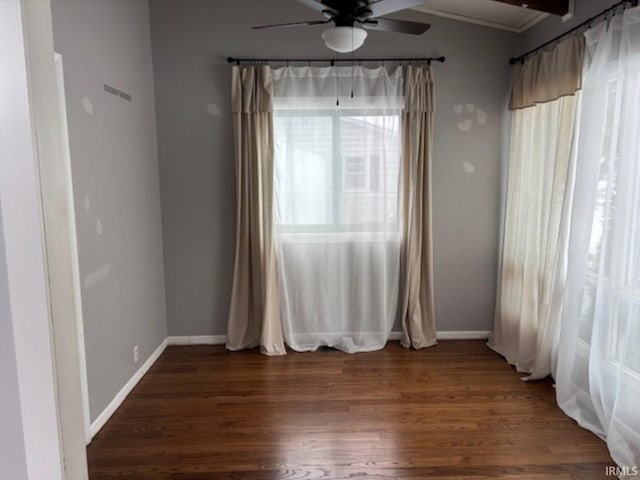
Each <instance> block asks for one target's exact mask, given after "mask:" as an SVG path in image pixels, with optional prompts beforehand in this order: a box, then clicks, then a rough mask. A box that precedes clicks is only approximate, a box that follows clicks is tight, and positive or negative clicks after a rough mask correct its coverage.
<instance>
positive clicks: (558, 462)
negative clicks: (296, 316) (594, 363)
mask: <svg viewBox="0 0 640 480" xmlns="http://www.w3.org/2000/svg"><path fill="white" fill-rule="evenodd" d="M520 376H521V375H519V374H518V373H516V372H515V371H514V370H513V369H512V368H511V367H509V366H508V365H507V364H506V363H505V361H504V360H503V359H502V358H501V357H499V356H498V355H497V354H495V353H494V352H492V351H491V350H489V349H488V348H487V347H486V346H485V345H484V342H481V341H456V342H441V343H440V344H439V345H438V346H437V347H434V348H431V349H427V350H420V351H414V350H405V349H404V348H402V347H400V346H399V345H398V344H397V343H390V344H389V345H388V346H387V348H385V349H384V350H382V351H379V352H372V353H359V354H356V355H348V354H345V353H341V352H338V351H334V350H329V351H319V352H315V353H293V352H292V353H290V354H289V355H287V356H284V357H265V356H262V355H260V354H259V353H258V352H257V351H255V350H254V351H246V352H236V353H228V352H226V351H225V350H224V348H223V347H218V346H215V347H213V346H193V347H169V348H167V350H166V351H165V353H164V354H163V355H162V356H161V357H160V359H159V360H158V361H157V362H156V364H155V365H154V366H153V367H152V369H151V370H150V372H149V373H148V374H147V375H146V376H145V377H144V378H143V379H142V380H141V381H140V383H139V384H138V386H137V387H136V388H135V390H134V391H133V392H132V393H131V395H130V396H129V397H128V398H127V400H126V401H125V402H124V404H123V405H122V407H121V408H120V409H119V410H118V411H117V412H116V413H115V414H114V416H113V417H112V418H111V420H109V422H108V423H107V424H106V425H105V427H104V428H103V429H102V431H101V432H100V433H99V434H98V435H97V436H96V437H95V438H94V440H93V442H92V443H91V445H90V446H89V448H88V456H89V464H90V478H91V479H92V480H102V479H112V478H118V479H136V480H151V479H154V480H155V479H170V480H204V479H235V480H263V479H264V480H275V479H288V480H298V479H346V478H364V479H393V480H399V479H426V478H436V479H440V480H443V479H494V478H503V479H527V480H541V479H580V480H583V479H603V478H607V477H606V475H605V467H606V466H608V465H613V462H612V460H611V458H610V456H609V454H608V452H607V448H606V446H605V444H604V442H602V441H601V440H600V439H599V438H597V437H596V436H595V435H593V434H591V433H589V432H587V431H585V430H582V429H581V428H580V427H578V425H577V424H576V423H575V422H573V421H572V420H571V419H569V418H568V417H566V416H565V415H564V414H563V413H562V412H561V411H560V409H559V408H558V407H557V406H556V403H555V399H554V392H553V386H552V384H551V382H549V381H542V382H529V383H527V382H523V381H521V380H520Z"/></svg>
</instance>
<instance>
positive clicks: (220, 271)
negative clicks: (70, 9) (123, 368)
mask: <svg viewBox="0 0 640 480" xmlns="http://www.w3.org/2000/svg"><path fill="white" fill-rule="evenodd" d="M150 9H151V38H152V45H153V65H154V74H155V75H154V76H155V82H156V111H157V124H158V148H159V161H160V180H161V195H162V221H163V235H164V236H163V240H164V261H165V281H166V292H167V294H166V295H167V317H168V326H169V334H170V335H211V334H224V333H225V331H226V319H227V312H228V306H229V294H230V289H231V280H232V266H233V254H234V227H235V225H234V223H235V222H234V215H235V213H234V209H235V197H234V195H235V191H234V188H235V187H234V182H235V176H234V175H235V173H234V163H233V145H232V131H231V116H230V108H229V103H230V102H229V90H230V86H229V81H230V67H229V66H228V65H227V63H226V61H225V58H226V57H227V56H228V55H233V56H244V57H264V56H268V57H281V58H282V57H298V58H300V57H303V58H306V57H310V56H311V57H329V56H331V53H332V52H330V51H329V50H327V49H326V47H325V46H324V44H323V42H322V40H321V39H320V33H321V31H322V27H314V28H292V29H282V30H271V31H260V32H258V31H252V30H251V29H250V27H251V26H252V25H260V24H269V23H278V22H287V21H296V20H301V19H313V18H314V17H317V14H316V13H315V12H314V11H313V10H311V9H309V8H306V7H304V6H302V5H299V4H298V3H297V2H295V1H291V0H270V1H268V2H265V1H261V0H246V1H242V2H239V1H237V0H216V1H212V0H151V1H150ZM398 18H405V19H411V18H415V19H421V20H430V21H431V23H432V24H433V27H432V29H431V30H430V31H429V32H428V33H427V34H425V35H424V36H421V37H411V36H406V35H400V34H394V33H382V32H370V35H369V38H368V39H367V42H366V44H365V46H364V47H363V48H361V49H360V50H358V51H357V52H356V54H357V55H359V56H364V57H366V56H403V57H405V56H430V55H441V54H442V55H446V56H447V63H445V64H435V66H434V68H435V73H436V76H437V103H438V105H437V107H438V111H437V115H436V118H437V120H436V127H435V139H436V140H435V161H434V165H433V174H434V181H433V200H434V237H435V238H434V243H435V246H434V249H435V293H436V313H437V322H438V329H439V330H488V329H490V328H491V326H492V323H493V321H492V319H493V310H494V299H495V280H496V265H497V250H498V232H499V214H500V175H501V135H502V126H503V125H502V124H503V118H504V115H505V114H504V111H505V108H504V107H505V104H506V98H507V96H508V95H507V94H508V91H509V74H510V70H509V67H508V63H507V60H508V58H509V57H510V56H512V55H513V54H515V53H516V48H517V46H518V45H517V44H518V36H517V35H513V34H510V33H506V32H501V31H497V30H493V29H489V28H485V27H480V26H475V25H471V24H466V23H461V22H456V21H452V20H448V19H444V18H437V17H429V16H427V15H423V14H420V13H414V12H402V13H400V14H398ZM468 103H470V104H473V105H474V106H477V107H478V108H481V109H482V110H483V111H484V112H486V114H487V118H488V120H487V121H486V123H485V124H480V123H479V122H478V120H477V117H476V116H475V114H473V113H470V112H468V111H467V110H466V108H465V107H464V106H465V105H466V104H468ZM208 105H213V107H211V108H210V110H211V112H213V113H214V114H210V113H209V112H208V108H207V107H208ZM458 105H462V106H463V108H464V110H463V111H462V113H456V111H455V110H454V107H456V106H458ZM217 109H219V115H216V114H215V113H216V110H217ZM465 122H468V123H465ZM459 124H460V127H462V128H470V131H468V132H466V131H462V130H460V128H459ZM465 162H470V164H469V165H466V167H467V170H469V171H471V170H473V173H466V172H465V165H464V163H465Z"/></svg>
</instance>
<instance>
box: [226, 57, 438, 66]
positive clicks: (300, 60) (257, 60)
mask: <svg viewBox="0 0 640 480" xmlns="http://www.w3.org/2000/svg"><path fill="white" fill-rule="evenodd" d="M445 60H446V59H445V57H427V58H296V59H294V58H234V57H227V62H229V63H235V64H236V65H240V64H241V63H249V64H251V63H286V64H289V63H308V64H311V63H328V64H329V65H331V66H333V65H335V64H336V63H362V62H382V63H384V62H407V63H412V62H427V63H428V64H429V65H431V62H442V63H444V61H445Z"/></svg>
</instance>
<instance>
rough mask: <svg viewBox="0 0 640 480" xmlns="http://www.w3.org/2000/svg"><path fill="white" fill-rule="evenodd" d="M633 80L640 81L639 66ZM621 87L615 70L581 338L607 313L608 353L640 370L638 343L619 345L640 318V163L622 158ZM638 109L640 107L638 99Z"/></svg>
mask: <svg viewBox="0 0 640 480" xmlns="http://www.w3.org/2000/svg"><path fill="white" fill-rule="evenodd" d="M635 81H636V82H640V73H638V72H636V73H635ZM623 91H624V84H623V82H622V81H620V79H619V78H618V76H617V72H614V73H612V74H610V76H609V81H608V85H607V91H606V94H605V96H604V98H605V101H606V118H605V119H604V120H605V121H604V125H605V130H604V135H603V136H604V141H603V142H602V151H601V153H600V155H601V160H600V165H599V170H598V183H597V193H596V196H595V205H594V211H593V223H592V226H591V238H590V242H589V249H588V254H587V272H586V276H585V279H586V281H585V286H584V290H583V294H582V312H581V322H580V340H581V341H582V342H584V344H586V345H590V344H591V342H592V338H591V335H592V333H593V323H594V319H595V318H596V317H598V316H602V315H604V316H605V317H606V318H607V319H608V321H607V329H608V331H607V334H606V337H607V339H608V341H607V343H606V345H605V352H604V353H605V355H606V358H607V359H608V360H609V361H610V362H612V363H614V364H616V365H619V364H621V363H622V364H624V365H625V366H626V367H627V368H630V369H631V370H632V371H634V372H636V373H640V344H638V343H636V344H631V345H630V349H631V351H626V352H625V349H623V348H622V347H621V345H622V344H623V342H624V341H625V339H626V335H627V333H626V332H628V331H629V322H630V321H631V322H633V321H637V319H638V313H637V312H638V311H640V296H639V294H640V289H639V288H638V286H640V268H638V267H639V259H640V257H639V255H640V251H638V248H637V247H638V244H639V240H638V238H637V237H638V235H640V194H638V191H640V175H639V173H638V171H637V169H635V170H634V169H633V168H629V165H633V163H630V162H623V155H625V154H626V152H625V151H623V148H622V146H621V145H619V142H618V141H616V140H615V139H617V138H618V137H619V136H620V135H621V131H622V128H624V127H623V126H621V125H620V124H619V123H618V122H617V121H616V119H618V118H620V115H621V113H620V112H621V110H622V109H623V99H622V92H623ZM636 100H637V98H636ZM637 109H638V111H640V103H638V105H637ZM632 179H633V180H632ZM630 180H631V181H630Z"/></svg>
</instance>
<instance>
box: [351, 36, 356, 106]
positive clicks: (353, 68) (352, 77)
mask: <svg viewBox="0 0 640 480" xmlns="http://www.w3.org/2000/svg"><path fill="white" fill-rule="evenodd" d="M353 32H354V29H353V28H352V29H351V98H353V89H354V86H355V83H356V67H355V65H354V64H353V59H354V56H353V43H354V41H353Z"/></svg>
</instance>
